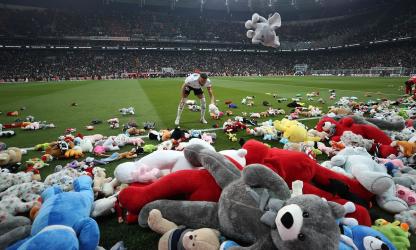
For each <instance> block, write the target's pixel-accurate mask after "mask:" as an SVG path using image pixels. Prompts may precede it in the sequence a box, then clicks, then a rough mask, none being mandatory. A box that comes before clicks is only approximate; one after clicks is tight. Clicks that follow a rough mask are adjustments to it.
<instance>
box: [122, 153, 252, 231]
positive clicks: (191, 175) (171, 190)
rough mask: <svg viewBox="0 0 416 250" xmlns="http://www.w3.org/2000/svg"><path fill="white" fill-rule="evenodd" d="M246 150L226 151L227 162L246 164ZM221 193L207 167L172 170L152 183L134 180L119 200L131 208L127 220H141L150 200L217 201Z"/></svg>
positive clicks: (239, 169)
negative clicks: (139, 218) (141, 212)
mask: <svg viewBox="0 0 416 250" xmlns="http://www.w3.org/2000/svg"><path fill="white" fill-rule="evenodd" d="M184 152H186V148H185V151H184ZM244 154H245V152H244V151H238V150H224V151H222V155H224V157H226V158H227V160H228V161H227V163H226V164H229V165H230V166H232V167H234V168H235V169H236V170H238V171H241V170H242V169H243V167H245V166H246V163H245V158H244ZM191 164H192V163H191ZM194 164H198V163H194ZM220 194H221V188H220V187H219V185H218V184H217V182H216V181H215V179H214V178H213V177H212V176H211V174H210V173H209V172H208V171H207V170H206V169H191V170H181V171H177V172H173V173H170V174H168V175H165V176H163V177H161V178H160V179H157V180H156V181H154V182H151V183H149V184H142V183H133V184H131V185H130V186H128V187H127V188H125V189H123V190H121V191H120V193H119V195H118V204H119V205H120V206H121V207H123V208H125V209H126V210H127V216H126V222H127V223H137V215H138V213H139V211H140V209H141V208H142V207H143V206H144V205H146V204H147V203H149V202H152V201H155V200H158V199H169V198H172V197H183V199H186V200H194V201H215V202H216V201H218V199H219V197H220Z"/></svg>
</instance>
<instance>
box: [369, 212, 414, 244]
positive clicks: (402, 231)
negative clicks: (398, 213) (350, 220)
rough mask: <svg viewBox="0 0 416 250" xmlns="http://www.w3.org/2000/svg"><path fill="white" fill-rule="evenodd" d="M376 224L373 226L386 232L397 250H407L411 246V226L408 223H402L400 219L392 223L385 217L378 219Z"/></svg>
mask: <svg viewBox="0 0 416 250" xmlns="http://www.w3.org/2000/svg"><path fill="white" fill-rule="evenodd" d="M374 224H375V225H374V226H372V228H373V229H375V230H377V231H379V232H381V233H382V234H384V235H385V236H386V237H387V238H388V239H389V240H390V241H391V242H392V243H393V245H394V246H395V247H396V248H397V250H407V249H409V248H410V241H409V236H410V233H409V232H408V230H409V226H408V225H407V224H406V223H400V221H394V222H393V223H390V222H388V221H386V220H384V219H378V220H376V221H375V223H374Z"/></svg>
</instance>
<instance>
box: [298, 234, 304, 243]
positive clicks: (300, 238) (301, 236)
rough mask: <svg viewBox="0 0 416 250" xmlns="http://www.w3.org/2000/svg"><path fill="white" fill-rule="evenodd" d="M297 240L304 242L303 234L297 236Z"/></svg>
mask: <svg viewBox="0 0 416 250" xmlns="http://www.w3.org/2000/svg"><path fill="white" fill-rule="evenodd" d="M298 240H300V241H304V240H305V235H304V234H303V233H300V234H298Z"/></svg>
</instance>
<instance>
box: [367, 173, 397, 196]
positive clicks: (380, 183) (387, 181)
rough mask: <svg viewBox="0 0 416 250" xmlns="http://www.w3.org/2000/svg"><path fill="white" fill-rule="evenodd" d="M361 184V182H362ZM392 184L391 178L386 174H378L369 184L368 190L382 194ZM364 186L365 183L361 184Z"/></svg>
mask: <svg viewBox="0 0 416 250" xmlns="http://www.w3.org/2000/svg"><path fill="white" fill-rule="evenodd" d="M362 184H363V183H362ZM392 185H393V181H392V178H391V177H390V176H388V175H384V176H383V175H380V176H379V177H378V178H377V179H375V180H374V181H373V182H372V183H371V184H370V185H369V191H370V192H372V193H373V194H376V195H382V194H384V193H385V192H386V191H387V190H388V189H389V188H391V186H392ZM363 186H364V187H366V186H367V185H363Z"/></svg>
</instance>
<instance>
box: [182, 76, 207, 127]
mask: <svg viewBox="0 0 416 250" xmlns="http://www.w3.org/2000/svg"><path fill="white" fill-rule="evenodd" d="M202 87H206V88H207V90H208V94H209V98H210V101H211V104H214V105H215V98H214V93H213V92H212V84H211V81H210V80H209V79H208V76H207V74H205V73H201V74H197V73H193V74H191V75H190V76H188V77H187V78H186V79H185V83H184V84H183V85H182V89H181V101H180V102H179V105H178V113H177V115H176V120H175V125H176V126H178V125H179V122H180V119H181V115H182V111H183V108H184V107H185V104H186V101H187V99H188V96H189V93H191V91H193V92H194V94H195V95H196V96H197V97H198V98H199V100H200V101H201V118H200V121H201V123H204V124H206V123H208V122H207V121H206V120H205V110H206V101H205V95H204V91H203V90H202Z"/></svg>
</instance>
